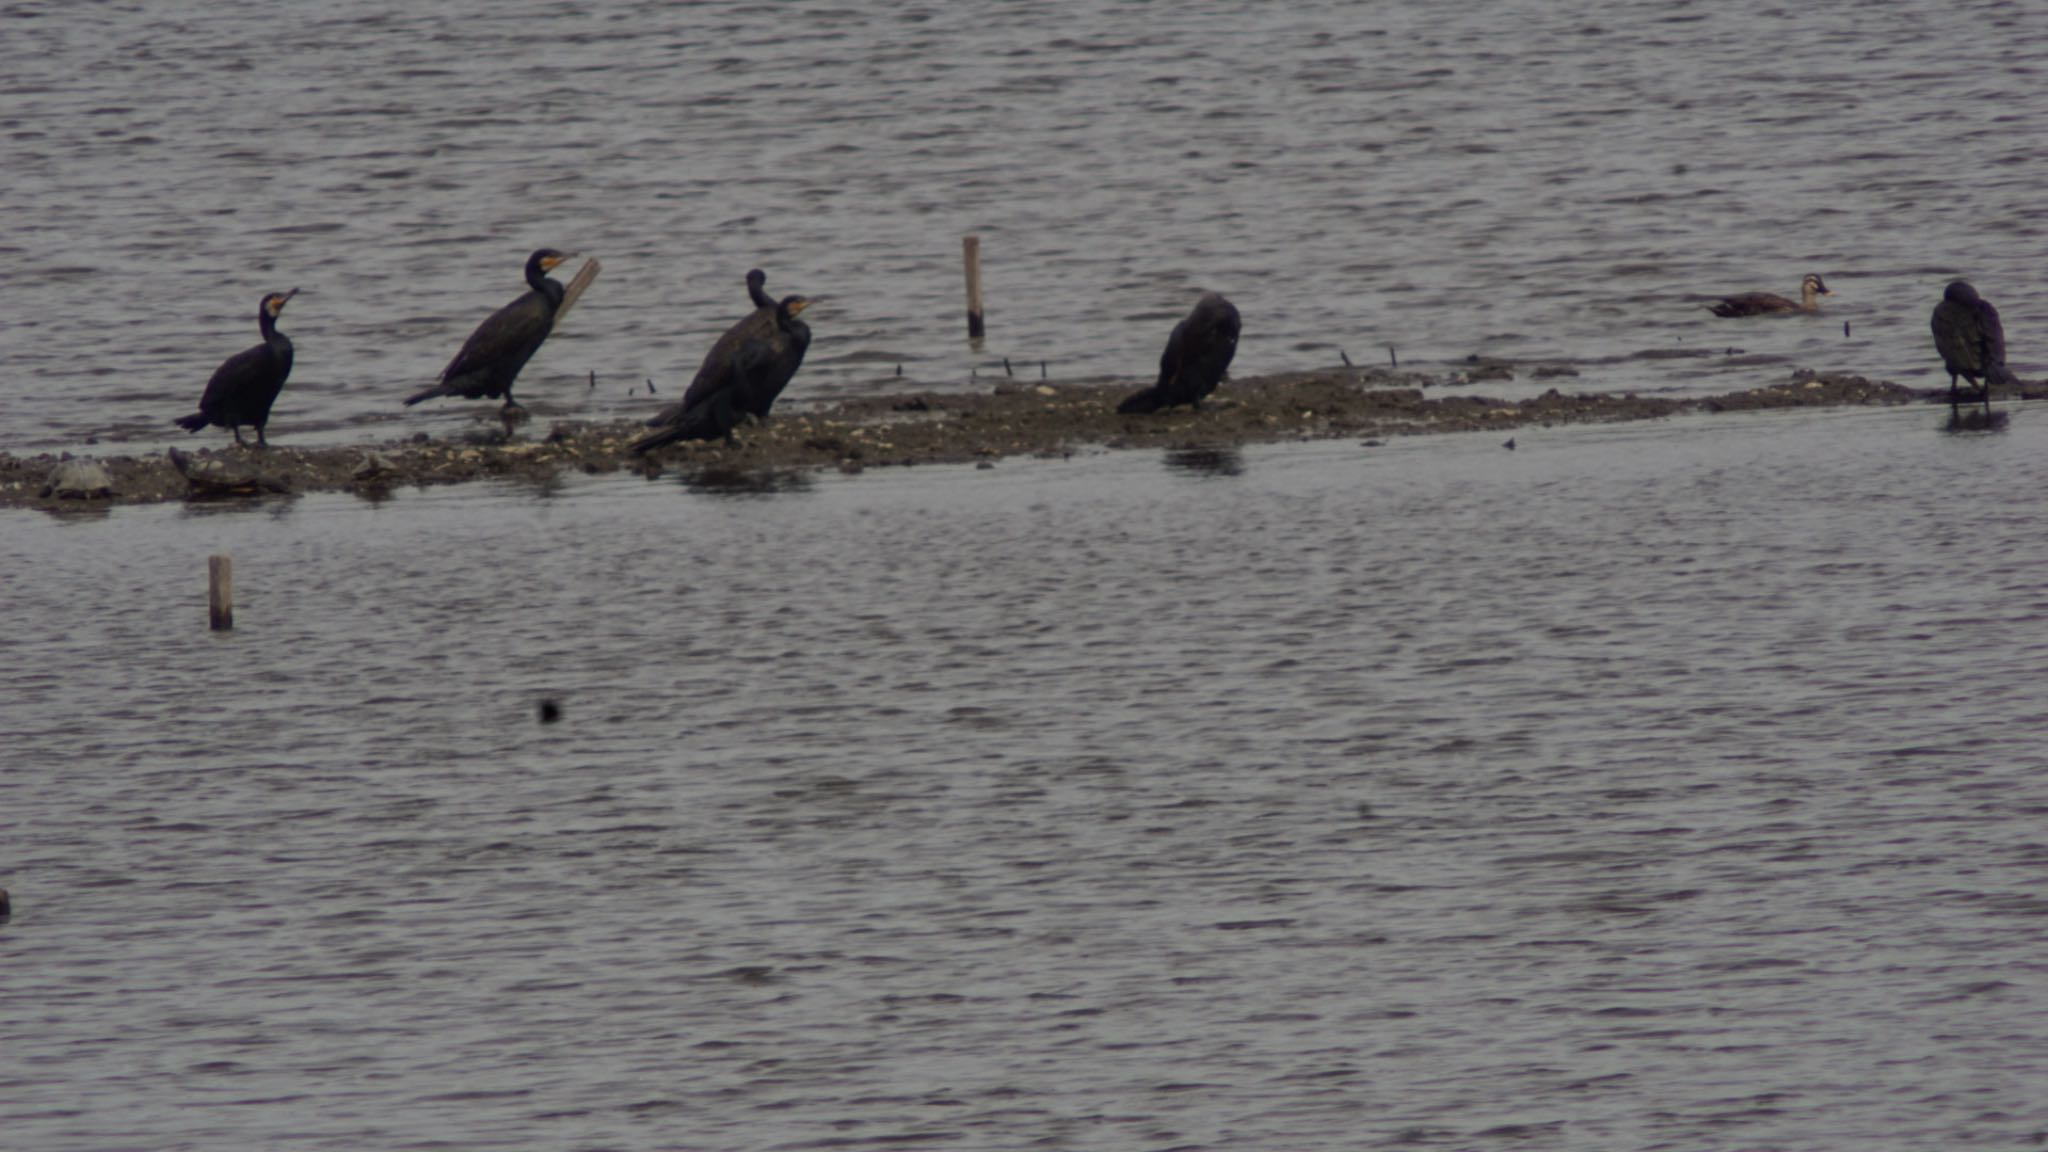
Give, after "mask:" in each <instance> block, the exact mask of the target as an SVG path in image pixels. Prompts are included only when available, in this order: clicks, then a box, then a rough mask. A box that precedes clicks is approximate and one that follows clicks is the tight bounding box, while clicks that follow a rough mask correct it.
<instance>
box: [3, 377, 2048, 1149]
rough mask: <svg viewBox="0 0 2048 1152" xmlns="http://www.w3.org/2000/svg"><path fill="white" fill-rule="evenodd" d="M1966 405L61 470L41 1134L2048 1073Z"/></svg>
mask: <svg viewBox="0 0 2048 1152" xmlns="http://www.w3.org/2000/svg"><path fill="white" fill-rule="evenodd" d="M1938 423H1939V418H1938V414H1937V413H1935V412H1933V411H1930V410H1928V409H1920V408H1915V409H1891V410H1875V411H1844V412H1823V413H1779V414H1770V415H1765V416H1755V417H1715V418H1707V417H1696V418H1688V419H1681V420H1675V421H1665V422H1657V423H1647V424H1637V425H1623V426H1614V427H1607V428H1578V429H1562V430H1556V431H1543V430H1525V431H1524V432H1523V433H1522V434H1521V435H1520V436H1519V437H1518V447H1517V449H1516V450H1515V451H1512V452H1509V451H1505V450H1503V449H1502V448H1501V447H1500V445H1499V444H1498V443H1497V439H1496V438H1495V437H1481V436H1443V437H1430V438H1419V439H1413V440H1404V441H1396V442H1391V443H1388V444H1386V445H1384V446H1380V447H1363V446H1360V445H1358V444H1356V443H1349V442H1343V443H1325V444H1316V445H1287V446H1275V447H1268V448H1259V449H1251V450H1245V451H1242V452H1236V453H1231V452H1222V453H1180V454H1164V455H1162V454H1156V453H1149V452H1146V453H1140V452H1122V453H1099V454H1093V455H1088V456H1083V457H1077V458H1075V459H1072V460H1066V461H1020V462H1006V463H1004V464H1002V465H1001V466H999V467H997V468H995V469H993V470H982V471H977V470H974V469H965V468H944V469H939V468H931V469H924V468H920V469H906V470H900V471H898V470H884V471H876V472H869V473H867V474H865V475H861V476H857V477H841V476H837V475H825V476H815V477H804V478H800V479H790V480H783V481H780V482H773V483H768V482H763V483H758V484H751V485H749V484H744V483H739V482H733V483H729V484H724V485H720V484H709V483H701V482H700V483H699V484H698V485H697V486H696V487H686V486H684V485H683V484H682V483H681V482H680V481H677V480H676V479H674V478H666V479H661V480H655V481H648V480H643V479H639V478H628V477H605V478H595V479H577V480H574V481H570V482H566V483H563V484H561V485H560V486H558V487H554V488H551V489H548V490H544V491H536V490H532V489H527V488H518V487H511V488H500V487H492V486H489V485H482V484H479V485H471V486H466V487H460V488H452V489H443V490H436V491H431V492H405V493H401V494H399V495H397V496H395V497H394V498H392V499H390V500H388V501H386V502H384V503H382V504H376V505H372V504H369V503H366V502H363V501H360V500H357V499H356V498H354V497H347V496H323V497H309V498H305V499H301V500H298V501H295V502H286V503H279V504H270V505H261V506H255V507H246V508H244V509H242V510H228V509H223V510H219V511H202V510H198V509H183V508H173V507H138V508H126V509H121V510H118V511H115V512H113V513H112V514H110V515H106V516H103V517H98V518H85V519H55V518H50V517H47V516H43V515H40V514H34V513H26V512H13V513H5V514H0V520H4V525H0V529H4V530H0V596H4V598H5V601H6V603H7V604H8V606H9V620H10V626H9V628H8V629H7V635H6V637H5V638H4V640H0V651H4V654H5V659H4V660H0V732H5V733H6V767H5V769H4V771H0V847H4V858H0V884H5V885H6V886H7V887H9V888H11V889H12V890H13V892H14V895H15V903H16V914H15V916H14V918H13V919H12V920H11V921H10V922H7V923H6V924H4V925H0V1146H4V1147H6V1148H9V1149H14V1148H20V1149H37V1150H40V1152H63V1150H74V1149H76V1150H85V1149H91V1150H95V1152H107V1150H112V1149H136V1150H144V1149H147V1150H151V1152H162V1150H167V1149H194V1150H198V1149H205V1150H208V1152H213V1150H218V1149H224V1148H281V1147H295V1148H316V1149H351V1150H353V1149H363V1148H415V1149H426V1148H479V1147H489V1148H564V1149H612V1148H619V1149H626V1148H631V1149H642V1148H647V1149H653V1148H663V1149H724V1148H732V1149H769V1148H776V1149H815V1148H843V1147H849V1146H860V1147H884V1148H893V1147H915V1146H930V1147H944V1148H957V1149H1013V1148H1027V1147H1087V1148H1188V1149H1218V1150H1222V1149H1244V1148H1272V1149H1350V1148H1360V1147H1390V1148H1391V1147H1424V1148H1456V1149H1466V1148H1504V1149H1505V1148H1559V1149H1587V1148H1651V1147H1670V1148H1688V1149H1695V1148H1774V1149H1840V1148H1857V1149H1860V1150H1863V1152H1918V1150H1921V1149H1926V1148H1932V1147H1943V1148H1960V1147H1986V1148H2012V1147H2019V1146H2026V1145H2030V1144H2031V1143H2036V1142H2038V1141H2039V1140H2040V1138H2041V1134H2042V1133H2043V1132H2048V1103H2044V1100H2048V1097H2044V1095H2043V1093H2042V1092H2041V1090H2040V1087H2041V1085H2042V1084H2043V1083H2044V1082H2048V994H2044V991H2043V987H2042V979H2043V976H2042V956H2043V929H2042V925H2043V923H2044V921H2043V915H2044V912H2048V900H2044V899H2043V897H2042V895H2041V888H2042V884H2043V880H2044V876H2048V835H2044V823H2043V821H2044V818H2048V771H2044V769H2048V742H2044V740H2043V738H2042V731H2043V723H2044V720H2048V715H2044V713H2048V707H2044V705H2043V703H2042V698H2041V693H2040V690H2039V684H2038V681H2039V678H2040V672H2041V669H2042V667H2043V664H2044V660H2048V593H2044V591H2043V588H2042V584H2041V576H2040V574H2041V572H2042V571H2044V570H2048V543H2044V540H2048V533H2044V532H2043V523H2042V517H2041V515H2040V513H2039V499H2038V496H2037V494H2038V493H2039V492H2040V491H2042V489H2043V487H2044V485H2048V420H2043V419H2041V418H2040V414H2039V413H2037V412H2034V411H2032V406H2026V408H2025V409H2024V410H2022V411H2021V412H2019V414H2018V415H2017V416H2016V417H2015V418H2014V421H2013V426H2012V429H2011V431H2009V432H2007V433H2005V434H2000V435H1989V436H1985V435H1975V436H1950V435H1943V434H1941V433H1940V432H1939V431H1937V425H1938ZM217 551H230V552H232V553H233V555H234V557H235V564H236V568H235V571H236V583H237V588H238V605H237V626H236V629H235V630H234V631H233V632H231V633H226V634H218V635H216V634H210V633H209V632H207V630H206V624H205V590H204V583H205V578H204V571H205V557H206V556H207V555H208V554H209V553H212V552H217ZM543 700H552V701H556V702H557V703H558V704H559V706H560V708H561V718H560V720H559V721H558V722H556V723H553V724H542V723H541V722H540V721H539V719H538V715H537V709H538V707H539V705H540V703H541V702H542V701H543Z"/></svg>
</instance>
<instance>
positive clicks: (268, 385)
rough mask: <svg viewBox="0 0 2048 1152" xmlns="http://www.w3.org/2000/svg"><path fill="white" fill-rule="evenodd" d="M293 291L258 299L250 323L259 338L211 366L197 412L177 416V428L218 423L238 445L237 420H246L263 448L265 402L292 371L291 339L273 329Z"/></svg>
mask: <svg viewBox="0 0 2048 1152" xmlns="http://www.w3.org/2000/svg"><path fill="white" fill-rule="evenodd" d="M298 294H299V290H298V289H297V288H294V289H292V290H291V291H289V292H273V293H271V294H270V295H268V296H265V297H264V298H263V302H262V303H261V304H259V305H257V306H256V325H257V327H258V328H260V329H261V330H262V332H263V343H261V344H258V345H256V346H255V347H254V348H250V349H248V350H246V351H242V352H237V353H235V354H234V355H233V356H230V357H228V358H227V362H226V363H224V364H222V365H221V366H220V367H218V368H216V369H214V370H213V378H212V379H211V380H208V381H207V382H206V392H205V393H204V394H203V395H201V396H200V397H199V411H197V412H194V413H193V414H192V415H190V416H180V417H178V426H179V427H181V428H184V429H185V430H187V431H190V432H197V431H199V430H200V429H201V428H204V427H206V426H207V425H208V424H218V425H220V426H221V427H223V428H226V429H228V430H229V431H231V432H233V433H234V434H235V443H237V444H241V443H243V440H242V425H244V424H252V425H254V426H255V428H256V445H257V447H259V448H260V447H268V445H269V441H267V440H265V439H264V438H263V426H264V425H265V424H268V423H269V422H270V406H271V405H272V404H274V403H276V402H277V394H278V393H279V392H281V391H283V390H284V382H285V379H286V378H287V377H289V376H290V375H291V374H292V342H291V338H290V337H289V336H286V335H285V334H284V333H282V332H279V331H278V330H277V317H278V314H279V313H281V312H283V311H284V306H285V304H286V303H287V302H289V301H290V300H291V298H292V297H294V296H297V295H298Z"/></svg>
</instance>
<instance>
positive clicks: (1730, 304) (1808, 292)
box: [1707, 272, 1834, 316]
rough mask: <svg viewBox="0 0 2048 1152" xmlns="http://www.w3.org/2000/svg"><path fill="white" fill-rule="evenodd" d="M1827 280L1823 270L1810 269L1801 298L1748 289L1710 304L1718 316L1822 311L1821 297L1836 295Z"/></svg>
mask: <svg viewBox="0 0 2048 1152" xmlns="http://www.w3.org/2000/svg"><path fill="white" fill-rule="evenodd" d="M1833 295H1834V293H1833V292H1832V291H1830V290H1829V289H1828V285H1827V281H1825V280H1822V279H1821V278H1820V273H1818V272H1809V273H1807V274H1806V279H1804V280H1801V281H1800V282H1799V299H1797V300H1787V299H1785V298H1784V297H1783V296H1780V295H1778V294H1776V293H1774V292H1744V293H1743V294H1742V295H1740V296H1727V297H1724V298H1722V300H1721V301H1720V303H1718V304H1709V305H1707V307H1708V308H1709V309H1711V310H1712V311H1713V313H1714V315H1716V316H1769V315H1772V314H1774V313H1778V312H1818V311H1820V298H1821V297H1823V296H1833Z"/></svg>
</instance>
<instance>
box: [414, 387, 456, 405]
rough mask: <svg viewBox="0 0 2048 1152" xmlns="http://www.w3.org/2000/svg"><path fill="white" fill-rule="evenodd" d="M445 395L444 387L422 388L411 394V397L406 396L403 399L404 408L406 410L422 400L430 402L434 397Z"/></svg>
mask: <svg viewBox="0 0 2048 1152" xmlns="http://www.w3.org/2000/svg"><path fill="white" fill-rule="evenodd" d="M447 394H448V392H447V386H446V385H443V384H435V385H432V386H431V387H427V388H422V389H420V390H419V391H417V392H415V393H413V394H412V395H410V396H407V397H406V398H405V406H406V407H407V408H410V407H412V406H413V405H415V404H417V403H419V402H420V401H422V400H432V399H433V398H434V397H436V396H446V395H447Z"/></svg>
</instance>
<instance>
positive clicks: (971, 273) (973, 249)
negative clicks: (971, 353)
mask: <svg viewBox="0 0 2048 1152" xmlns="http://www.w3.org/2000/svg"><path fill="white" fill-rule="evenodd" d="M960 254H961V256H962V257H963V258H965V260H966V261H967V338H968V339H969V340H979V339H981V337H982V334H983V333H984V332H985V331H987V329H986V328H984V327H983V325H982V322H981V237H979V236H962V237H961V238H960Z"/></svg>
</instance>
